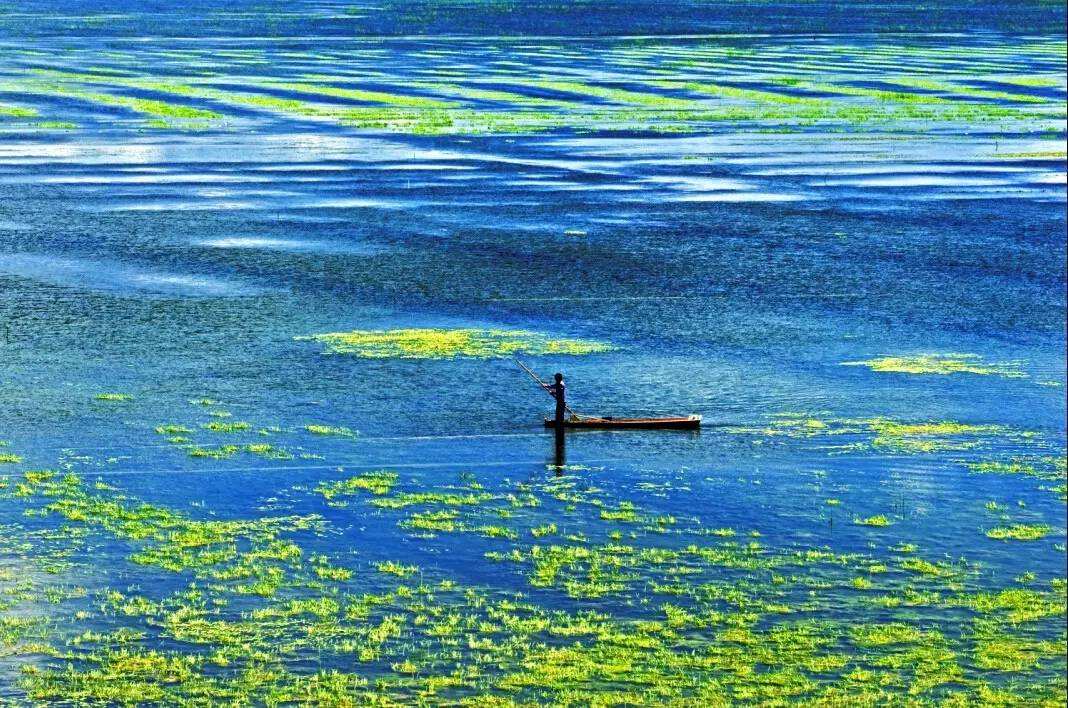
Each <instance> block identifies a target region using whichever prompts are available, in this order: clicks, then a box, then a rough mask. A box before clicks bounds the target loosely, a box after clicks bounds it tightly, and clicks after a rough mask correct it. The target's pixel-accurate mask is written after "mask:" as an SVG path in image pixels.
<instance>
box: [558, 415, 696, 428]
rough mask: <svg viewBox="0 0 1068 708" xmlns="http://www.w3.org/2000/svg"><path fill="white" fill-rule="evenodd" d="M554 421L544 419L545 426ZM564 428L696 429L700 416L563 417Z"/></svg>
mask: <svg viewBox="0 0 1068 708" xmlns="http://www.w3.org/2000/svg"><path fill="white" fill-rule="evenodd" d="M555 426H556V421H555V420H553V419H552V418H546V419H545V427H546V428H553V427H555ZM564 427H565V428H673V429H676V430H696V429H697V428H700V427H701V416H699V415H686V416H677V417H674V418H587V417H582V418H565V419H564Z"/></svg>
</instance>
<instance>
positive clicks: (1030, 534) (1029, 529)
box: [986, 524, 1053, 541]
mask: <svg viewBox="0 0 1068 708" xmlns="http://www.w3.org/2000/svg"><path fill="white" fill-rule="evenodd" d="M1052 531H1053V529H1052V528H1050V527H1049V526H1046V525H1045V524H1033V525H1031V524H1013V525H1012V526H995V527H994V528H992V529H990V530H989V531H987V532H986V537H987V538H992V539H994V540H995V541H1037V540H1039V539H1041V538H1045V537H1046V536H1048V535H1049V534H1050V533H1051V532H1052Z"/></svg>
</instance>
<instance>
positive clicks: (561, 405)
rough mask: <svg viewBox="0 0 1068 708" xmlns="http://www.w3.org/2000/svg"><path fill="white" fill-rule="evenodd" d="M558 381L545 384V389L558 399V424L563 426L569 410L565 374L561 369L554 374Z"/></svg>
mask: <svg viewBox="0 0 1068 708" xmlns="http://www.w3.org/2000/svg"><path fill="white" fill-rule="evenodd" d="M553 379H554V380H555V381H556V383H553V384H543V386H545V390H546V391H548V392H549V395H551V396H552V397H553V398H555V399H556V426H557V427H558V428H559V427H563V425H564V413H565V412H566V411H567V401H566V387H565V386H564V375H563V374H561V373H560V372H559V371H558V372H556V374H555V375H554V376H553Z"/></svg>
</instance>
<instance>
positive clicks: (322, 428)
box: [304, 424, 357, 438]
mask: <svg viewBox="0 0 1068 708" xmlns="http://www.w3.org/2000/svg"><path fill="white" fill-rule="evenodd" d="M304 429H305V430H307V431H308V432H309V433H311V434H312V435H323V436H331V435H332V436H335V437H340V438H353V437H356V435H357V433H356V432H355V431H353V430H350V429H349V428H345V427H341V426H335V425H317V424H310V425H305V426H304Z"/></svg>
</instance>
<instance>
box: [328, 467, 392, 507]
mask: <svg viewBox="0 0 1068 708" xmlns="http://www.w3.org/2000/svg"><path fill="white" fill-rule="evenodd" d="M396 483H397V473H396V472H389V471H387V470H378V471H376V472H368V473H366V474H361V475H356V476H355V477H349V478H348V479H343V480H339V481H336V482H322V483H320V484H319V485H318V486H317V487H316V488H315V491H316V492H318V493H319V494H321V495H322V496H323V498H324V499H326V501H327V502H328V503H331V502H337V501H338V500H340V499H343V498H345V497H351V496H355V495H357V494H359V493H360V492H369V493H370V494H374V495H378V496H382V495H385V494H389V493H390V491H392V489H393V485H394V484H396Z"/></svg>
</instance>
